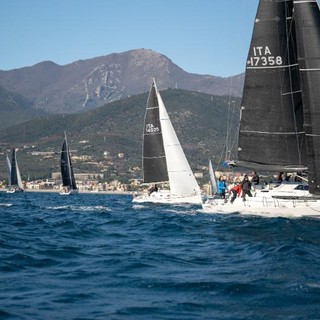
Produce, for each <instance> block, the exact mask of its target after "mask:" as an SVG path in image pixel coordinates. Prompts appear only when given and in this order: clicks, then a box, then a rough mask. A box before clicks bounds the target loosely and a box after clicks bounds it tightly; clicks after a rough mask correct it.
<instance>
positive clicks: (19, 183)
mask: <svg viewBox="0 0 320 320" xmlns="http://www.w3.org/2000/svg"><path fill="white" fill-rule="evenodd" d="M16 167H17V181H18V187H19V188H20V189H23V183H22V179H21V174H20V170H19V167H18V163H17V164H16Z"/></svg>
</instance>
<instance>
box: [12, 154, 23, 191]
mask: <svg viewBox="0 0 320 320" xmlns="http://www.w3.org/2000/svg"><path fill="white" fill-rule="evenodd" d="M10 183H11V187H18V188H19V189H23V185H22V179H21V175H20V170H19V167H18V163H17V156H16V150H15V149H12V158H11V175H10Z"/></svg>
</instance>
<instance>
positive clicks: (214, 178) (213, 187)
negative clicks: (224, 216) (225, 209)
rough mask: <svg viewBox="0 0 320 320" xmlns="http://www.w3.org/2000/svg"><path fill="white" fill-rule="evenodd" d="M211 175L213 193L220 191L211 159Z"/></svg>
mask: <svg viewBox="0 0 320 320" xmlns="http://www.w3.org/2000/svg"><path fill="white" fill-rule="evenodd" d="M209 176H210V185H211V190H212V194H217V193H218V187H217V181H216V177H215V175H214V172H213V168H212V162H211V160H209Z"/></svg>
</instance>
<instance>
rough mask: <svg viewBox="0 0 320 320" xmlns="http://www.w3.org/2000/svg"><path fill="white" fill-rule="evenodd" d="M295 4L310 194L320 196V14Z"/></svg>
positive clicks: (313, 4)
mask: <svg viewBox="0 0 320 320" xmlns="http://www.w3.org/2000/svg"><path fill="white" fill-rule="evenodd" d="M293 3H294V21H295V26H296V37H297V48H298V62H299V68H300V78H301V89H302V100H303V108H304V118H305V121H304V126H305V131H306V141H307V155H308V180H309V191H310V193H312V194H315V195H320V170H319V167H320V105H319V103H320V12H319V7H318V4H317V1H316V0H314V1H301V0H295V1H293Z"/></svg>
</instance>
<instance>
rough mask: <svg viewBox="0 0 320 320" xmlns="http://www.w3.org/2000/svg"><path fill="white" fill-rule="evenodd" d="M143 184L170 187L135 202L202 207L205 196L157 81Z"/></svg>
mask: <svg viewBox="0 0 320 320" xmlns="http://www.w3.org/2000/svg"><path fill="white" fill-rule="evenodd" d="M142 166H143V183H144V184H147V185H154V186H158V185H159V184H161V185H163V184H169V190H159V189H158V190H156V189H157V188H154V189H153V191H154V192H149V193H148V194H142V195H138V196H135V197H134V198H133V202H137V203H143V202H153V203H163V204H183V203H189V204H201V192H200V188H199V185H198V183H197V181H196V179H195V176H194V174H193V172H192V170H191V168H190V165H189V163H188V160H187V158H186V156H185V154H184V151H183V149H182V147H181V144H180V142H179V140H178V137H177V135H176V132H175V130H174V128H173V125H172V123H171V121H170V118H169V116H168V113H167V110H166V107H165V105H164V103H163V101H162V98H161V96H160V93H159V91H158V89H157V86H156V82H155V80H154V79H153V81H152V85H151V89H150V92H149V96H148V100H147V107H146V113H145V121H144V132H143V164H142Z"/></svg>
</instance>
